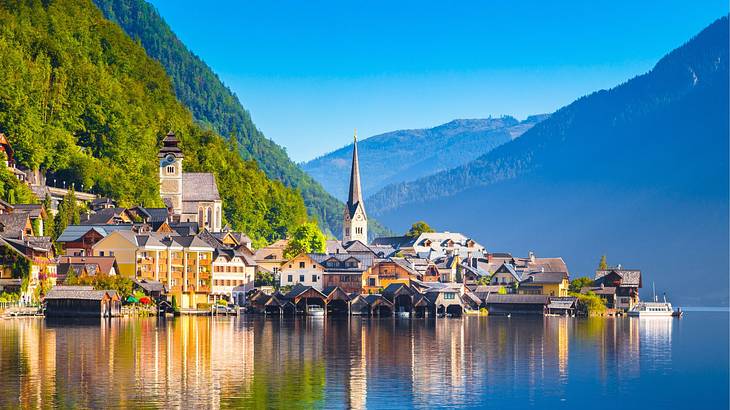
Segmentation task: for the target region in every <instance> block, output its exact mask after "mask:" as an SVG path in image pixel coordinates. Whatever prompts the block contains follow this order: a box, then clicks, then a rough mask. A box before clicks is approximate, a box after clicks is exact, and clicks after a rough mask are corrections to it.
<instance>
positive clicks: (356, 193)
mask: <svg viewBox="0 0 730 410" xmlns="http://www.w3.org/2000/svg"><path fill="white" fill-rule="evenodd" d="M361 202H362V192H361V190H360V162H359V161H358V159H357V129H356V130H355V142H354V143H353V145H352V170H351V171H350V195H349V196H348V197H347V206H348V207H349V208H350V209H353V208H354V207H355V206H356V205H357V204H358V203H361Z"/></svg>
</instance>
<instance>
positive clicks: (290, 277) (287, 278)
mask: <svg viewBox="0 0 730 410" xmlns="http://www.w3.org/2000/svg"><path fill="white" fill-rule="evenodd" d="M293 280H294V279H292V276H291V275H289V276H287V277H286V281H287V282H289V283H291V282H292V281H293Z"/></svg>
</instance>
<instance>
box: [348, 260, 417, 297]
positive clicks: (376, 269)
mask: <svg viewBox="0 0 730 410" xmlns="http://www.w3.org/2000/svg"><path fill="white" fill-rule="evenodd" d="M411 279H419V274H418V272H416V271H415V270H414V269H413V267H412V266H411V265H410V264H409V263H408V261H406V260H405V259H404V258H390V259H385V260H382V261H379V262H376V263H375V264H373V266H372V267H371V268H370V269H369V270H367V271H365V272H363V281H362V289H363V293H379V292H380V291H381V290H382V289H385V288H387V287H388V285H390V284H393V283H402V284H404V285H410V284H411Z"/></svg>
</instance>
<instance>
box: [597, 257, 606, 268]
mask: <svg viewBox="0 0 730 410" xmlns="http://www.w3.org/2000/svg"><path fill="white" fill-rule="evenodd" d="M598 269H600V270H606V269H608V262H606V255H603V256H601V261H600V262H598Z"/></svg>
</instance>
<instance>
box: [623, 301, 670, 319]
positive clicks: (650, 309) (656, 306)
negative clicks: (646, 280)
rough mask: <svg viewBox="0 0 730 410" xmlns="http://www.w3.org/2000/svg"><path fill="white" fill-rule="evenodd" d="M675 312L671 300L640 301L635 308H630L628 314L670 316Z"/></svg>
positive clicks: (636, 315) (634, 315) (635, 315)
mask: <svg viewBox="0 0 730 410" xmlns="http://www.w3.org/2000/svg"><path fill="white" fill-rule="evenodd" d="M673 313H674V310H672V304H671V303H669V302H639V304H637V305H636V306H634V308H633V309H631V310H629V312H628V315H629V316H633V317H655V316H665V317H669V316H672V314H673Z"/></svg>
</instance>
